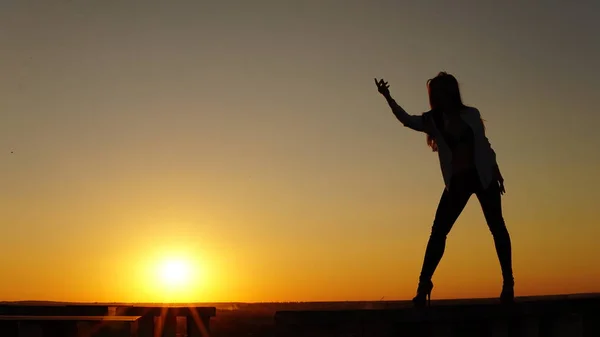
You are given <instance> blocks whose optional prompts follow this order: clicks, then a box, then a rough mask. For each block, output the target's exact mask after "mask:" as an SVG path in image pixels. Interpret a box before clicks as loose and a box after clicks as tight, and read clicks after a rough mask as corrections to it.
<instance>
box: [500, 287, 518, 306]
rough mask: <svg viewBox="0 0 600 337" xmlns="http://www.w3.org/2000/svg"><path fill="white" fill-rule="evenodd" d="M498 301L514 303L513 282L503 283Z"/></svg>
mask: <svg viewBox="0 0 600 337" xmlns="http://www.w3.org/2000/svg"><path fill="white" fill-rule="evenodd" d="M500 303H502V304H513V303H515V289H514V284H513V283H504V284H503V285H502V292H501V293H500Z"/></svg>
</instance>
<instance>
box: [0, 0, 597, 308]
mask: <svg viewBox="0 0 600 337" xmlns="http://www.w3.org/2000/svg"><path fill="white" fill-rule="evenodd" d="M539 6H541V5H535V4H533V3H531V4H523V3H519V6H514V5H512V4H511V3H510V2H503V3H495V4H494V5H493V6H492V5H489V4H483V3H481V2H478V1H474V0H473V1H459V3H456V2H453V3H452V4H449V3H447V2H444V1H433V2H431V1H430V2H427V3H425V2H421V1H412V2H397V1H386V0H378V1H358V0H347V1H342V0H339V1H335V0H323V1H317V0H314V1H313V0H306V1H297V2H293V5H292V2H281V1H275V0H262V1H253V2H248V1H241V0H239V1H233V0H232V1H222V2H218V3H217V2H215V3H211V4H206V2H201V1H170V2H169V3H168V4H167V3H165V2H160V1H147V0H145V1H142V0H139V1H86V2H76V1H60V2H58V1H56V2H55V1H44V2H36V3H34V2H21V1H4V2H2V4H1V5H0V46H1V47H0V48H2V51H1V53H0V55H1V56H0V74H1V75H0V92H2V98H1V99H0V114H1V115H0V116H1V122H0V151H1V152H0V156H1V159H0V230H1V232H0V233H1V235H0V275H3V276H4V277H2V278H0V300H24V299H39V300H63V301H100V302H103V301H145V302H148V301H162V300H165V301H194V302H196V301H288V300H290V301H297V300H299V301H311V300H379V299H380V298H382V297H385V298H386V299H408V298H410V297H412V296H413V294H414V292H415V289H416V282H417V278H418V273H419V270H420V267H421V262H422V258H423V253H424V249H425V244H426V242H427V238H428V235H429V230H430V226H431V222H432V220H433V215H434V212H435V208H436V206H437V202H438V200H439V196H440V194H441V192H442V190H443V182H442V178H441V173H440V170H439V164H438V162H437V156H436V155H435V154H433V153H432V152H431V151H430V150H429V149H428V148H427V146H426V143H425V137H424V135H422V134H418V133H416V132H412V131H410V130H408V129H406V128H404V127H403V126H402V125H401V124H400V123H398V122H397V121H396V120H395V118H394V117H393V115H392V114H391V112H390V110H389V108H388V107H387V105H386V103H385V101H384V100H383V99H382V98H381V97H380V96H379V95H378V94H377V91H376V88H375V85H374V84H373V77H384V78H385V79H386V80H388V81H389V82H390V84H391V90H392V94H393V96H394V98H395V99H396V100H397V101H398V102H399V103H401V104H402V105H403V106H404V107H405V108H406V109H407V110H408V111H410V112H411V113H421V112H423V111H426V110H427V96H426V95H427V92H426V88H425V81H426V80H427V79H428V78H430V77H432V76H434V75H435V74H436V73H437V72H438V71H440V70H446V71H449V72H451V73H453V74H455V75H456V76H457V78H458V80H459V82H460V83H461V86H462V90H463V98H464V100H465V102H466V103H467V104H469V105H472V106H476V107H477V108H479V110H480V111H481V113H482V115H483V117H484V119H485V120H486V125H487V130H488V136H489V138H490V140H491V142H492V145H493V147H494V148H495V150H496V152H497V153H498V160H499V163H500V166H501V169H502V172H503V175H504V176H505V179H506V189H507V194H506V195H505V197H504V198H503V203H504V209H505V211H504V212H505V219H506V221H507V225H508V228H509V231H510V233H511V235H512V239H513V255H514V270H515V278H516V282H517V283H516V291H517V295H535V294H554V293H570V292H595V291H600V286H598V285H600V264H599V263H598V256H600V248H599V247H600V246H598V244H597V238H598V235H599V234H600V231H599V229H598V228H599V227H598V219H599V217H600V210H599V208H598V200H599V197H600V178H599V176H598V171H599V169H600V152H599V151H598V150H597V148H598V145H600V133H598V132H597V130H596V125H598V123H599V122H600V118H599V117H598V116H599V114H598V112H597V109H596V104H594V105H592V100H593V99H595V97H596V96H597V93H598V91H599V89H600V87H599V86H598V83H599V82H598V80H597V74H598V73H599V70H600V68H599V67H598V64H597V60H598V59H600V43H599V42H598V39H597V36H598V33H599V32H598V28H597V26H596V25H595V24H594V23H595V22H596V19H595V17H594V16H593V15H594V14H595V13H597V12H598V11H599V10H600V7H599V6H600V5H599V4H598V2H597V1H592V0H590V1H579V2H578V3H577V5H574V4H571V3H566V2H562V3H560V4H558V3H557V4H544V5H543V7H539ZM11 151H12V152H13V153H11ZM165 260H181V261H184V262H185V263H187V264H188V265H189V268H190V272H191V274H190V276H189V277H190V279H188V280H187V283H185V284H182V285H180V286H179V288H177V289H175V288H174V287H175V286H173V285H171V286H170V288H169V286H167V285H165V284H163V282H162V281H161V275H159V272H158V271H157V270H159V269H160V266H161V265H162V264H163V263H164V261H165ZM433 281H434V283H435V289H434V292H433V297H434V298H457V297H458V298H462V297H487V296H497V295H498V294H499V291H500V285H501V277H500V268H499V265H498V262H497V260H496V256H495V251H494V245H493V241H492V237H491V234H490V233H489V231H488V229H487V227H486V225H485V222H484V218H483V215H482V213H481V210H480V207H479V204H478V203H477V201H476V198H472V200H471V202H470V203H469V205H468V206H467V208H466V209H465V211H464V213H463V215H462V216H461V217H460V218H459V220H458V222H457V223H456V226H455V227H454V229H453V231H452V232H451V234H450V236H449V239H448V245H447V249H446V254H445V256H444V259H443V260H442V262H441V265H440V267H439V268H438V270H437V272H436V275H435V277H434V280H433Z"/></svg>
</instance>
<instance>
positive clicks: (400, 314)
mask: <svg viewBox="0 0 600 337" xmlns="http://www.w3.org/2000/svg"><path fill="white" fill-rule="evenodd" d="M598 318H600V297H596V298H581V299H551V300H539V299H538V300H531V301H519V302H517V303H515V305H512V306H502V305H500V304H443V303H442V304H440V303H437V304H436V303H435V302H433V303H432V306H431V308H425V309H414V308H403V309H377V310H368V309H367V310H320V311H278V312H276V314H275V324H276V327H277V331H278V334H279V335H281V336H307V335H311V336H320V335H323V336H324V335H330V334H337V335H348V336H350V335H356V334H358V335H361V336H390V335H394V336H404V335H406V336H569V337H578V336H582V337H583V336H585V337H587V336H592V334H591V333H592V331H594V332H596V331H597V330H595V329H597V325H595V324H594V320H598Z"/></svg>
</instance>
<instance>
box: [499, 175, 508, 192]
mask: <svg viewBox="0 0 600 337" xmlns="http://www.w3.org/2000/svg"><path fill="white" fill-rule="evenodd" d="M498 186H499V187H500V195H503V194H504V193H506V190H505V189H504V179H502V177H500V179H498Z"/></svg>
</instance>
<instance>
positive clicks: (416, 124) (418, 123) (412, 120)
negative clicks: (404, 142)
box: [375, 79, 425, 132]
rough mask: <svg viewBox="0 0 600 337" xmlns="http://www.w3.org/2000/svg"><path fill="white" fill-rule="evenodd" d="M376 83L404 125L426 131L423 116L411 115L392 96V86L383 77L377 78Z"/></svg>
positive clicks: (378, 89)
mask: <svg viewBox="0 0 600 337" xmlns="http://www.w3.org/2000/svg"><path fill="white" fill-rule="evenodd" d="M375 85H376V86H377V91H379V93H380V94H381V95H382V96H383V97H384V98H385V99H386V101H387V102H388V105H389V106H390V108H391V109H392V112H393V113H394V115H395V116H396V118H397V119H398V120H399V121H400V123H402V124H403V125H404V126H406V127H408V128H411V129H413V130H415V131H421V132H424V131H425V130H424V127H423V116H418V115H410V114H408V113H407V112H406V111H405V110H404V109H402V107H401V106H400V105H398V103H396V101H395V100H394V99H393V98H392V95H391V94H390V89H389V88H390V86H389V84H388V83H387V82H385V81H384V80H383V79H381V80H379V81H377V79H375Z"/></svg>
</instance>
